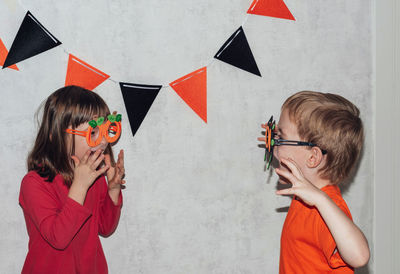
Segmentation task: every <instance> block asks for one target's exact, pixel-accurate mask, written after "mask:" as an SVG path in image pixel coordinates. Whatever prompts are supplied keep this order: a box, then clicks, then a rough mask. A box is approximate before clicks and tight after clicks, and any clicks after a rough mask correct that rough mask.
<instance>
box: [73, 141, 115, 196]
mask: <svg viewBox="0 0 400 274" xmlns="http://www.w3.org/2000/svg"><path fill="white" fill-rule="evenodd" d="M90 153H91V151H90V150H88V151H86V153H85V154H84V155H83V157H82V159H79V158H78V157H77V156H75V155H73V156H71V158H72V160H73V161H74V163H75V168H74V180H73V182H72V185H74V184H75V186H80V187H84V188H85V189H86V190H87V189H89V187H90V186H91V185H92V184H93V182H94V181H95V180H96V178H97V177H99V176H100V175H101V174H103V173H104V172H106V170H107V169H108V168H109V165H107V163H106V165H105V166H104V167H102V168H99V169H98V170H97V168H98V167H99V166H100V164H101V162H102V161H103V160H104V154H103V153H101V150H100V149H99V150H97V151H96V152H95V153H93V154H92V155H90Z"/></svg>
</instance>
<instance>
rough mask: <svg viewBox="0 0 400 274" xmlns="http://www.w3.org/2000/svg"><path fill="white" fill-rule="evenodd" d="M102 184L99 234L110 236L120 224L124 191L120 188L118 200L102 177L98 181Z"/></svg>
mask: <svg viewBox="0 0 400 274" xmlns="http://www.w3.org/2000/svg"><path fill="white" fill-rule="evenodd" d="M98 183H100V184H102V199H101V200H100V210H99V226H98V227H99V234H100V235H102V236H104V237H108V236H110V235H111V234H112V233H113V232H114V231H115V229H116V228H117V226H118V222H119V218H120V215H121V208H122V193H121V190H119V193H117V200H116V201H114V200H113V199H112V198H111V196H110V195H109V193H108V187H107V183H106V181H105V178H104V177H102V178H101V179H100V181H99V182H98Z"/></svg>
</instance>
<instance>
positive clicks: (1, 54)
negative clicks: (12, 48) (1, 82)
mask: <svg viewBox="0 0 400 274" xmlns="http://www.w3.org/2000/svg"><path fill="white" fill-rule="evenodd" d="M7 54H8V50H7V48H6V46H5V45H4V43H3V41H1V39H0V66H1V67H2V66H3V65H4V61H5V60H6V58H7ZM9 68H11V69H15V70H18V71H19V69H18V67H17V65H16V64H14V65H12V66H9Z"/></svg>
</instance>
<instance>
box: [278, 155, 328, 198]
mask: <svg viewBox="0 0 400 274" xmlns="http://www.w3.org/2000/svg"><path fill="white" fill-rule="evenodd" d="M281 162H282V163H283V164H285V165H286V166H287V167H288V170H283V169H281V168H276V169H275V172H276V174H278V175H279V176H282V177H284V178H285V179H287V180H288V181H289V182H290V183H292V187H291V188H287V189H282V190H278V191H277V192H276V194H278V195H296V196H297V197H299V198H300V199H301V200H303V201H304V202H305V203H306V204H308V205H310V206H315V205H316V203H317V201H318V198H319V197H321V195H323V192H322V191H321V190H320V189H319V188H317V187H316V186H314V185H313V184H312V183H310V182H309V181H308V180H307V179H306V178H304V175H303V173H302V172H301V170H300V168H299V167H298V166H297V164H296V162H295V161H293V160H292V159H289V158H288V159H281Z"/></svg>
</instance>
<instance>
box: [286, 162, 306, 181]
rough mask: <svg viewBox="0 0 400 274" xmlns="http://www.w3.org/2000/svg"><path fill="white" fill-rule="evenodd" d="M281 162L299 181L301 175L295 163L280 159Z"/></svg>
mask: <svg viewBox="0 0 400 274" xmlns="http://www.w3.org/2000/svg"><path fill="white" fill-rule="evenodd" d="M281 162H282V163H284V164H285V165H286V166H287V167H288V169H289V170H290V172H291V173H292V174H293V175H294V176H295V177H296V178H297V179H300V178H301V177H303V176H302V174H301V173H300V169H299V168H298V167H297V165H296V163H295V162H294V161H293V160H292V159H289V158H288V159H285V158H282V159H281Z"/></svg>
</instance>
